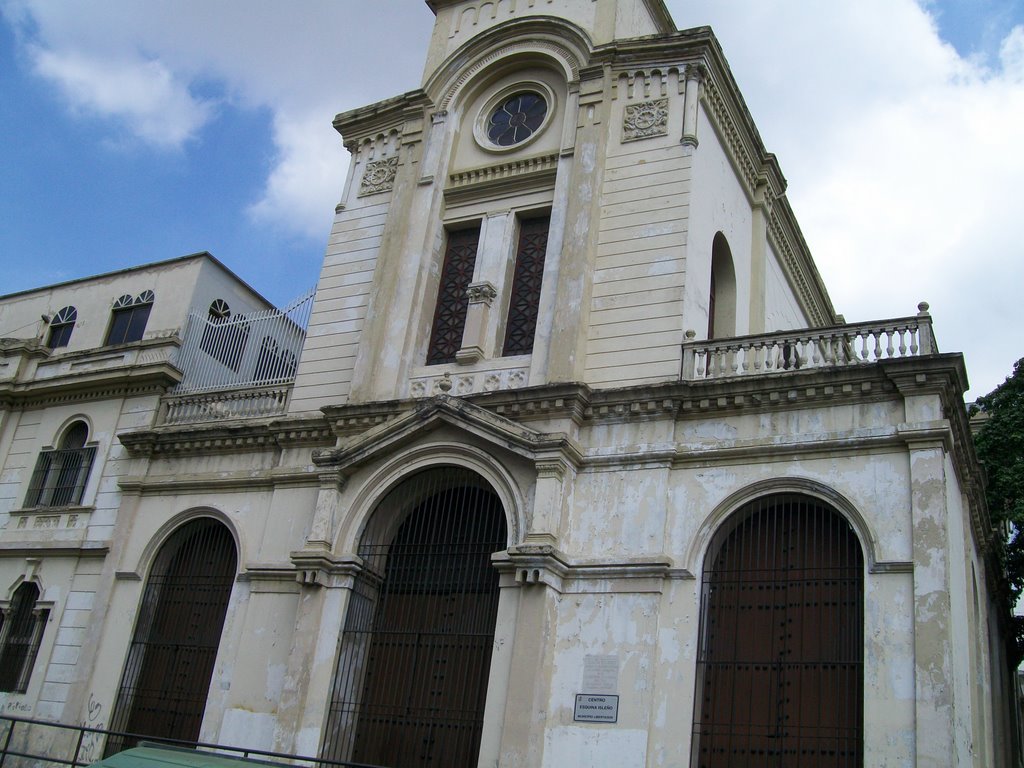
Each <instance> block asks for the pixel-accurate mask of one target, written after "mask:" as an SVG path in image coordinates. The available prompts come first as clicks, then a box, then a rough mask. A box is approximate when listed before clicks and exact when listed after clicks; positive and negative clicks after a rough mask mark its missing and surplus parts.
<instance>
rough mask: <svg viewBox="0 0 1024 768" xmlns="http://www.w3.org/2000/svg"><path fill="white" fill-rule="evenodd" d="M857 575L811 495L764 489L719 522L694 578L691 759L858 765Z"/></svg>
mask: <svg viewBox="0 0 1024 768" xmlns="http://www.w3.org/2000/svg"><path fill="white" fill-rule="evenodd" d="M864 571H865V569H864V555H863V549H862V547H861V545H860V541H859V539H858V537H857V534H856V532H855V531H854V528H853V526H852V525H850V523H849V521H848V520H847V519H846V517H845V516H844V515H843V514H842V513H840V512H839V511H838V510H837V509H836V508H835V507H833V506H832V505H831V504H828V503H827V502H825V501H823V500H821V499H819V498H816V497H813V496H809V495H806V494H802V493H793V492H783V493H770V494H767V495H761V496H758V497H756V498H753V499H750V500H748V501H746V502H745V503H744V504H743V505H742V506H741V507H740V508H739V509H737V510H736V511H735V512H733V513H732V514H731V515H729V516H728V517H727V518H726V519H725V520H723V521H722V523H721V525H719V526H718V527H717V530H716V531H715V533H714V536H713V537H712V539H711V542H710V546H709V547H708V548H707V550H706V553H705V558H704V562H703V566H702V568H701V576H700V580H701V597H700V631H699V634H698V650H697V660H696V675H695V680H696V690H695V693H694V718H693V739H692V755H691V762H692V764H693V765H699V766H701V767H702V768H719V767H721V768H724V767H725V766H730V765H735V764H737V763H743V764H746V763H747V762H748V761H751V762H758V763H760V762H762V761H763V760H764V759H765V757H766V756H775V757H776V758H777V759H779V760H780V764H787V765H788V764H790V762H791V761H796V760H799V762H800V764H801V765H810V766H817V767H819V768H838V766H860V765H862V763H863V740H864ZM794 764H795V763H794Z"/></svg>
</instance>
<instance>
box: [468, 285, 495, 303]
mask: <svg viewBox="0 0 1024 768" xmlns="http://www.w3.org/2000/svg"><path fill="white" fill-rule="evenodd" d="M497 295H498V289H497V288H495V287H494V283H492V282H490V281H489V280H481V281H480V282H479V283H470V284H469V286H468V287H467V288H466V296H467V297H468V298H469V303H470V304H486V305H487V306H488V307H489V306H491V302H492V301H494V299H495V298H496V297H497Z"/></svg>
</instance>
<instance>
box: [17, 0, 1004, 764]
mask: <svg viewBox="0 0 1024 768" xmlns="http://www.w3.org/2000/svg"><path fill="white" fill-rule="evenodd" d="M427 2H428V5H429V6H430V7H431V9H432V10H433V11H434V14H435V19H436V20H435V26H434V31H433V36H432V39H431V42H430V47H429V51H428V54H427V59H426V64H425V68H424V74H423V80H422V86H421V88H419V89H418V90H415V91H412V92H409V93H405V94H402V95H399V96H395V97H393V98H388V99H386V100H384V101H380V102H378V103H376V104H372V105H369V106H367V107H364V108H361V109H357V110H353V111H351V112H347V113H344V114H341V115H338V117H337V118H336V120H335V127H336V128H337V129H338V131H339V133H340V134H341V136H342V137H343V140H344V142H345V146H346V147H347V148H348V150H349V152H350V153H351V163H350V166H349V174H348V179H347V181H346V183H345V187H344V190H343V192H342V194H341V198H340V202H339V204H338V206H337V209H336V215H335V219H334V225H333V229H332V232H331V236H330V240H329V242H328V244H327V249H326V254H325V256H324V261H323V267H322V270H321V273H320V277H319V281H318V283H317V286H316V291H315V297H312V298H311V297H307V298H305V299H303V300H300V301H299V302H297V303H296V304H295V305H294V306H291V307H288V308H286V309H284V310H275V309H274V308H273V307H271V306H270V305H269V304H268V303H267V302H266V301H265V300H264V299H262V297H260V296H259V295H258V294H257V293H256V292H255V291H253V290H252V289H251V288H249V287H248V286H247V285H246V284H245V283H244V282H243V281H242V280H241V279H240V278H239V277H238V276H236V275H234V274H232V273H231V272H230V271H229V270H227V269H226V268H225V267H224V266H223V265H221V264H220V263H219V262H218V261H217V260H216V259H215V258H213V257H212V256H210V255H209V254H195V255H192V256H187V257H183V258H179V259H173V260H171V261H165V262H160V263H157V264H149V265H144V266H140V267H138V268H135V269H130V270H125V271H122V272H117V273H113V274H108V275H99V276H96V277H90V278H85V279H82V280H76V281H71V282H68V283H62V284H59V285H54V286H47V287H42V288H39V289H36V290H31V291H25V292H21V293H18V294H12V295H8V296H2V297H0V337H3V338H0V525H2V526H3V527H2V530H0V614H2V625H0V706H2V708H3V712H2V715H3V716H2V717H0V746H2V745H3V742H4V740H5V739H6V742H7V743H8V744H15V745H20V747H19V748H20V749H22V751H25V750H29V749H37V750H39V749H42V750H44V751H45V750H47V749H48V750H51V753H56V752H57V751H60V750H66V749H71V748H74V749H76V750H78V755H79V758H80V762H81V763H83V764H84V763H87V762H89V761H90V760H94V759H99V758H100V757H102V756H103V755H104V754H112V753H114V752H115V751H116V750H118V749H121V748H123V747H125V746H128V745H129V744H131V743H134V741H135V740H136V739H135V736H136V735H137V736H144V737H149V738H151V739H154V738H168V739H177V740H181V741H184V742H204V743H208V744H218V745H224V746H231V747H240V748H245V749H249V750H263V751H266V752H274V753H281V754H286V755H302V756H308V757H315V758H320V759H321V760H322V761H323V762H322V764H323V765H331V764H335V765H345V764H349V763H351V764H353V765H354V764H359V765H366V766H380V767H382V768H414V767H415V768H418V767H419V766H444V767H445V768H448V767H452V768H461V767H464V766H465V767H469V766H481V767H482V768H484V767H486V768H492V767H497V766H500V767H501V768H595V767H602V766H609V767H613V766H614V768H682V767H683V766H689V767H691V768H717V767H719V766H732V767H741V768H742V767H745V766H751V767H753V766H783V767H785V768H791V767H796V766H800V767H801V768H806V767H811V768H825V767H826V766H828V767H829V768H832V767H835V768H847V767H849V768H854V767H856V768H861V767H863V768H872V767H873V766H887V767H888V766H904V767H907V768H909V767H910V766H920V767H922V768H924V767H928V768H931V767H936V768H937V767H938V766H968V765H969V766H997V767H1006V768H1010V767H1011V766H1018V765H1020V762H1019V761H1020V747H1019V736H1018V731H1017V725H1016V714H1015V712H1014V711H1013V710H1012V707H1011V705H1010V702H1011V700H1012V698H1013V692H1014V690H1015V688H1014V685H1015V684H1014V679H1013V677H1012V676H1011V674H1010V671H1009V669H1008V668H1007V661H1006V655H1005V650H1004V638H1003V635H1004V634H1005V627H1004V625H1003V621H1004V617H1003V615H1002V613H1001V608H1000V605H1001V603H1000V598H999V590H1000V589H1001V584H1002V575H1001V573H1000V570H999V568H1000V566H999V561H998V551H999V548H1000V537H1001V535H1002V534H1001V532H999V531H996V530H994V529H993V527H992V525H991V523H990V521H989V517H988V511H987V509H986V506H985V501H984V492H983V488H984V477H983V473H982V471H981V468H980V466H979V464H978V462H977V459H976V457H975V455H974V451H973V447H972V442H971V437H970V432H969V428H968V421H967V417H966V414H965V410H964V405H963V395H964V392H965V390H966V389H967V375H966V370H965V368H964V362H963V358H962V356H961V355H960V354H956V353H940V352H939V347H938V344H937V341H936V339H935V338H934V336H933V334H932V329H931V317H930V315H929V311H928V309H929V308H928V305H927V304H924V303H922V304H920V305H919V306H918V307H917V308H915V309H912V310H911V311H909V312H908V315H907V316H906V317H900V318H894V319H886V320H879V321H870V322H853V323H850V322H846V321H845V320H844V319H843V318H842V317H841V316H840V315H838V314H837V313H836V311H835V309H834V308H833V306H832V303H831V301H830V299H829V296H828V292H827V290H826V288H825V286H824V284H823V282H822V280H821V277H820V275H819V274H818V271H817V269H816V268H815V265H814V261H813V259H812V257H811V254H810V252H809V250H808V247H807V244H806V243H805V242H804V239H803V237H802V235H801V232H800V228H799V226H798V224H797V221H796V218H795V216H794V213H793V211H792V209H791V207H790V204H789V202H788V200H787V197H786V181H785V178H784V176H783V174H782V171H781V168H780V164H779V162H778V160H777V159H776V158H775V156H774V155H772V154H771V153H769V152H768V150H767V149H766V148H765V147H764V145H763V143H762V141H761V138H760V136H759V134H758V132H757V129H756V127H755V126H754V123H753V121H752V119H751V116H750V114H749V112H748V110H747V108H746V106H745V104H744V102H743V99H742V97H741V95H740V93H739V91H738V89H737V86H736V83H735V81H734V79H733V77H732V74H731V73H730V70H729V67H728V64H727V62H726V59H725V57H724V54H723V52H722V50H721V48H720V46H719V44H718V41H717V40H716V38H715V37H714V35H713V33H712V31H711V30H710V29H709V28H707V27H699V28H695V29H689V30H684V31H678V30H677V29H676V27H675V24H674V22H673V20H672V18H671V17H670V15H669V13H668V11H667V10H666V8H665V6H664V4H663V2H662V0H427ZM908 309H910V308H908ZM41 721H46V722H49V723H60V724H64V725H67V726H75V727H77V728H82V727H85V728H88V729H94V730H88V731H79V733H78V735H80V736H81V735H82V734H84V736H83V737H82V738H81V739H77V737H73V734H72V733H71V732H70V731H69V732H64V731H61V730H60V729H56V728H51V727H48V726H46V725H44V724H42V722H41ZM106 732H111V733H109V734H108V733H106ZM123 734H132V735H123ZM76 739H77V741H76ZM3 749H5V750H6V749H7V747H3ZM11 759H12V760H13V759H14V758H11ZM332 761H334V762H333V763H332ZM12 764H14V763H13V762H12ZM307 764H308V763H307Z"/></svg>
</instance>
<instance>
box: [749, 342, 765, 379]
mask: <svg viewBox="0 0 1024 768" xmlns="http://www.w3.org/2000/svg"><path fill="white" fill-rule="evenodd" d="M763 353H764V342H763V341H755V342H754V343H753V344H752V345H751V354H752V355H753V357H754V372H755V373H757V372H759V371H760V370H761V366H762V362H761V357H762V355H763Z"/></svg>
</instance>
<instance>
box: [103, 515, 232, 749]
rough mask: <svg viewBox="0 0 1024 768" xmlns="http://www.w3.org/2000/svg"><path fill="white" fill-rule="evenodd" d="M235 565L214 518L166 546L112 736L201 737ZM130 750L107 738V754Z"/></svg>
mask: <svg viewBox="0 0 1024 768" xmlns="http://www.w3.org/2000/svg"><path fill="white" fill-rule="evenodd" d="M236 565H237V552H236V548H235V540H234V538H233V537H232V535H231V532H230V531H229V530H228V529H227V527H226V526H225V525H224V524H223V523H221V522H219V521H218V520H214V519H213V518H209V517H200V518H197V519H195V520H192V521H190V522H188V523H186V524H184V525H183V526H181V527H180V528H178V529H177V530H176V531H175V532H174V533H173V534H171V536H170V537H169V538H168V539H167V541H165V542H164V543H163V545H162V546H161V547H160V549H159V551H158V552H157V555H156V557H155V559H154V561H153V567H152V569H151V570H150V574H149V578H148V579H147V580H146V588H145V590H144V592H143V595H142V602H141V604H140V605H139V613H138V616H137V617H136V621H135V632H134V634H133V636H132V642H131V646H130V648H129V650H128V659H127V661H126V662H125V667H124V673H123V674H122V675H121V685H120V688H119V690H118V696H117V701H116V703H115V706H114V716H113V718H112V720H111V729H112V730H114V731H124V732H128V733H132V734H139V735H143V736H151V737H161V738H168V739H179V740H182V741H197V740H198V739H199V731H200V728H201V726H202V723H203V714H204V713H205V711H206V700H207V697H208V695H209V690H210V680H211V678H212V676H213V666H214V663H215V661H216V659H217V650H218V649H219V647H220V639H221V632H222V630H223V628H224V618H225V616H226V614H227V607H228V600H229V599H230V597H231V587H232V584H233V583H234V580H235V574H236ZM129 746H132V744H131V743H129V742H128V741H127V740H125V739H121V738H111V739H110V740H109V741H108V743H107V750H106V754H107V755H111V754H114V753H116V752H119V751H121V750H122V749H126V748H127V747H129Z"/></svg>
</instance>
